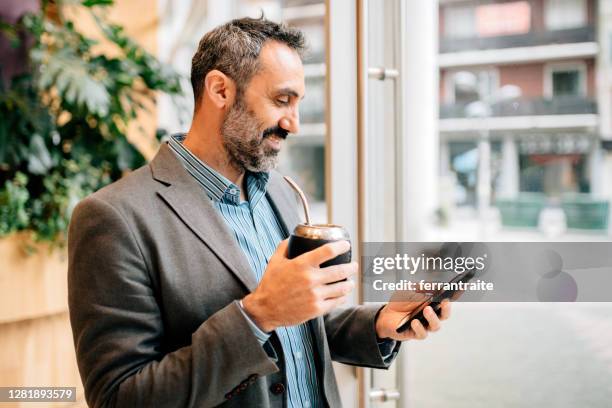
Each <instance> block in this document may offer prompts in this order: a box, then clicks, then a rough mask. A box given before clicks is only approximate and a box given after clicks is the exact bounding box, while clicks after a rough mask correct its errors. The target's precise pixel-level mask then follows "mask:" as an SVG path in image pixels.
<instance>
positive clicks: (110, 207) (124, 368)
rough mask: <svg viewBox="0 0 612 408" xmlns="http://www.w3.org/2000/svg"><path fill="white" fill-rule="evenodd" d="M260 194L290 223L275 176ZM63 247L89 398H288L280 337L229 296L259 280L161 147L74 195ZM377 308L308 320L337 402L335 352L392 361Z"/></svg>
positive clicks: (133, 403) (256, 402)
mask: <svg viewBox="0 0 612 408" xmlns="http://www.w3.org/2000/svg"><path fill="white" fill-rule="evenodd" d="M267 194H268V197H269V199H270V201H271V203H272V205H273V207H274V208H275V210H276V211H277V214H278V216H279V218H280V219H281V220H282V223H283V226H284V227H285V229H286V232H287V231H291V230H293V227H294V226H295V225H296V224H297V223H298V222H299V221H300V219H299V215H298V212H297V208H298V202H297V200H296V196H295V194H294V193H293V192H292V190H291V189H290V188H289V187H288V186H287V184H286V183H285V182H284V181H283V180H282V178H281V177H280V175H279V174H278V173H276V172H272V174H271V177H270V182H269V185H268V192H267ZM287 235H288V234H287ZM68 249H69V271H68V287H69V295H68V300H69V306H70V321H71V324H72V331H73V336H74V344H75V348H76V355H77V361H78V366H79V371H80V373H81V378H82V380H83V385H84V387H85V396H86V399H87V403H88V404H89V405H90V406H92V407H130V408H132V407H210V406H217V405H221V406H224V407H244V406H254V407H282V406H286V405H287V402H286V390H285V381H284V376H285V372H284V367H283V354H282V353H283V350H282V348H281V346H280V342H279V340H278V337H277V336H276V335H275V334H273V335H272V336H271V338H270V340H269V342H268V343H266V345H267V347H262V346H261V345H260V344H259V342H258V340H257V338H256V337H255V336H254V334H253V333H252V331H251V329H250V327H249V326H248V323H247V321H246V319H245V317H244V315H243V314H242V312H241V311H240V309H239V307H240V306H239V305H238V303H237V301H238V299H241V298H243V297H244V296H245V295H247V294H248V293H249V292H250V291H252V290H253V289H254V288H255V287H256V286H257V283H256V281H255V278H254V276H253V273H252V272H251V270H250V267H249V264H248V261H247V259H246V257H245V255H244V254H243V252H242V250H241V249H240V247H239V245H238V244H237V242H236V241H235V239H234V237H233V236H232V235H231V233H230V231H229V229H228V227H227V226H226V224H225V222H224V220H223V219H222V218H221V216H220V215H219V214H218V213H217V211H216V209H215V208H214V207H213V205H212V204H211V202H210V200H209V199H208V197H207V196H206V194H205V192H204V190H203V189H202V187H201V186H200V185H198V184H197V182H196V181H195V180H194V179H193V177H191V175H189V174H188V173H187V172H186V171H185V169H184V168H183V166H182V165H181V164H180V162H179V161H178V160H177V158H176V157H175V156H174V154H173V153H172V152H171V151H170V150H169V148H168V147H167V145H165V144H164V145H163V146H162V147H161V148H160V150H159V152H158V153H157V155H156V156H155V158H154V159H153V161H152V162H151V163H150V164H149V165H146V166H143V167H141V168H139V169H138V170H135V171H134V172H132V173H131V174H129V175H128V176H126V177H124V178H122V179H121V180H119V181H117V182H116V183H113V184H112V185H110V186H108V187H105V188H103V189H101V190H100V191H98V192H96V193H95V194H92V195H91V196H89V197H87V198H86V199H85V200H83V201H82V202H81V203H79V205H78V206H77V207H76V209H75V210H74V213H73V216H72V221H71V223H70V230H69V242H68ZM379 308H380V305H371V306H358V307H353V308H346V309H339V310H336V311H334V312H332V313H330V314H329V315H327V316H325V317H321V318H318V319H313V320H311V321H310V322H309V324H310V325H311V327H312V330H313V333H314V337H315V343H316V348H317V370H318V375H319V378H320V380H321V383H322V385H323V389H324V390H323V391H324V394H325V398H326V400H327V403H328V405H329V406H331V407H338V406H340V405H341V402H340V397H339V394H338V388H337V385H336V380H335V376H334V372H333V370H332V365H331V361H332V360H335V361H339V362H342V363H346V364H353V365H360V366H367V367H375V368H387V367H388V364H385V362H383V359H382V356H381V355H380V352H379V349H378V345H377V342H376V334H375V330H374V319H375V315H376V313H377V311H378V309H379ZM398 348H399V343H398V346H397V347H396V349H395V350H394V354H396V353H397V351H398ZM270 350H271V352H270ZM275 357H276V358H275Z"/></svg>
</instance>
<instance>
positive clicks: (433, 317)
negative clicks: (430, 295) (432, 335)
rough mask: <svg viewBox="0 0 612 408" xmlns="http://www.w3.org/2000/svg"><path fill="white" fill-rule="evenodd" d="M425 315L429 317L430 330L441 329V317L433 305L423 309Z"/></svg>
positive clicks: (426, 317)
mask: <svg viewBox="0 0 612 408" xmlns="http://www.w3.org/2000/svg"><path fill="white" fill-rule="evenodd" d="M423 316H425V319H427V323H428V326H427V327H428V329H429V331H432V332H436V331H438V330H440V319H438V315H437V314H436V312H435V311H434V310H433V308H432V307H431V306H427V307H426V308H425V310H423Z"/></svg>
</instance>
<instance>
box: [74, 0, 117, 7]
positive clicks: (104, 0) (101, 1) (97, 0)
mask: <svg viewBox="0 0 612 408" xmlns="http://www.w3.org/2000/svg"><path fill="white" fill-rule="evenodd" d="M113 3H114V1H113V0H84V1H83V2H82V3H81V4H82V5H83V6H85V7H93V6H112V5H113Z"/></svg>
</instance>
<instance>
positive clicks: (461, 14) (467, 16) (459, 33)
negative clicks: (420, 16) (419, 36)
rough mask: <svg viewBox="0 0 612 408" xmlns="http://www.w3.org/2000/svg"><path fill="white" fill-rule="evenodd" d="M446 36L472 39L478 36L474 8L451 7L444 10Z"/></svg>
mask: <svg viewBox="0 0 612 408" xmlns="http://www.w3.org/2000/svg"><path fill="white" fill-rule="evenodd" d="M444 34H445V36H446V37H450V38H470V37H474V36H475V34H476V21H475V15H474V8H473V7H471V6H449V7H446V8H444Z"/></svg>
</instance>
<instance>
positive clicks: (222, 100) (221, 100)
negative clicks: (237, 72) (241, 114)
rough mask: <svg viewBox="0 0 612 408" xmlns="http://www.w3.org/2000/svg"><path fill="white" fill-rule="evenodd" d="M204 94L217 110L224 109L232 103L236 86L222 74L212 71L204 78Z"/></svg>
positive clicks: (215, 70)
mask: <svg viewBox="0 0 612 408" xmlns="http://www.w3.org/2000/svg"><path fill="white" fill-rule="evenodd" d="M204 92H205V94H206V97H207V99H209V100H210V101H211V102H212V103H213V104H214V106H216V107H217V108H218V109H225V108H227V107H228V106H231V105H232V103H234V98H235V97H236V84H235V83H234V81H233V80H232V79H231V78H230V77H228V76H227V75H225V74H224V73H223V72H221V71H219V70H217V69H213V70H212V71H210V72H209V73H208V74H206V78H204Z"/></svg>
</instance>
